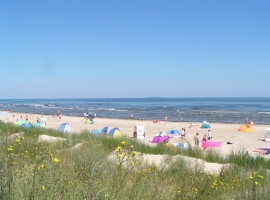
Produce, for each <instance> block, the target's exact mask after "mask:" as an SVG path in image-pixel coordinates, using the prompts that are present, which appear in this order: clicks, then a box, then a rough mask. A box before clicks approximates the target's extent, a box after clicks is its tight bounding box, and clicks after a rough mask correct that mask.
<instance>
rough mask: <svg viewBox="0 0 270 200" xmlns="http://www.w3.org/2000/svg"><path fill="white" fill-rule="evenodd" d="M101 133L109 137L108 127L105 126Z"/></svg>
mask: <svg viewBox="0 0 270 200" xmlns="http://www.w3.org/2000/svg"><path fill="white" fill-rule="evenodd" d="M100 132H101V133H102V134H105V135H107V133H108V126H105V127H104V128H102V129H101V131H100Z"/></svg>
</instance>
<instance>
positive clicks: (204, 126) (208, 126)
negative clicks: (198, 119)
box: [201, 121, 211, 128]
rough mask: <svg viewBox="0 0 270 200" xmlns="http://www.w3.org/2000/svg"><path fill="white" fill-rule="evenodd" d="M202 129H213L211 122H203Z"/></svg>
mask: <svg viewBox="0 0 270 200" xmlns="http://www.w3.org/2000/svg"><path fill="white" fill-rule="evenodd" d="M201 128H211V126H210V124H209V122H207V121H203V123H202V127H201Z"/></svg>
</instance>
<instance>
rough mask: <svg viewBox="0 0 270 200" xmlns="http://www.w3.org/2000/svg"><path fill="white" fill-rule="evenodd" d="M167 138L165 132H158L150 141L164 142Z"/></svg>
mask: <svg viewBox="0 0 270 200" xmlns="http://www.w3.org/2000/svg"><path fill="white" fill-rule="evenodd" d="M168 138H169V136H168V135H167V133H164V132H159V133H157V134H156V135H155V136H154V137H153V139H152V142H151V143H164V142H165V141H166V140H167V139H168Z"/></svg>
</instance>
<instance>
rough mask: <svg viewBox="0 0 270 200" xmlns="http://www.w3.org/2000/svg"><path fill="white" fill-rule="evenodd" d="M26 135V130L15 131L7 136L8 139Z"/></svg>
mask: <svg viewBox="0 0 270 200" xmlns="http://www.w3.org/2000/svg"><path fill="white" fill-rule="evenodd" d="M23 135H24V132H19V133H14V134H12V135H9V136H7V138H8V139H20V138H21V137H22V136H23Z"/></svg>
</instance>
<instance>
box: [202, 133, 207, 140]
mask: <svg viewBox="0 0 270 200" xmlns="http://www.w3.org/2000/svg"><path fill="white" fill-rule="evenodd" d="M202 141H204V142H205V141H207V138H206V134H204V136H203V139H202Z"/></svg>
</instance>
